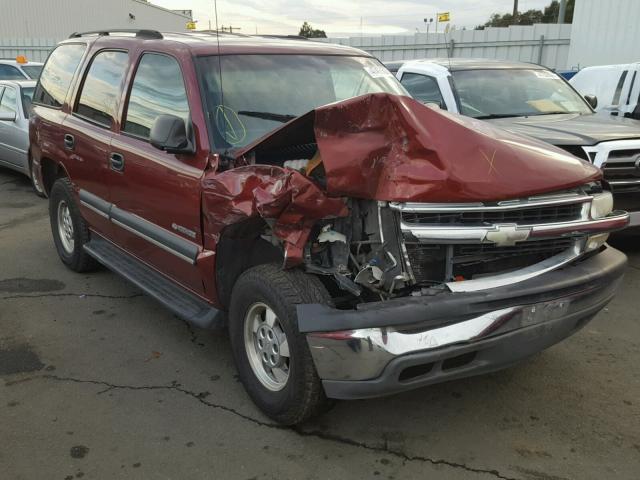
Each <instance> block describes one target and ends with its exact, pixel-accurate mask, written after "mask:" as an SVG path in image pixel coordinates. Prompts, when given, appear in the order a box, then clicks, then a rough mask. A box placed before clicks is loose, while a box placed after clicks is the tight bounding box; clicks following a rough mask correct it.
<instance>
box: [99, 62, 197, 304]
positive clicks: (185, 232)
mask: <svg viewBox="0 0 640 480" xmlns="http://www.w3.org/2000/svg"><path fill="white" fill-rule="evenodd" d="M162 114H171V115H176V116H179V117H182V118H183V119H185V121H188V120H189V118H190V108H189V102H188V99H187V92H186V88H185V83H184V80H183V75H182V70H181V68H180V64H179V63H178V61H177V60H176V58H174V57H172V56H168V55H165V54H159V53H150V52H148V53H143V54H142V55H141V56H140V58H139V61H138V65H137V68H136V71H135V73H134V75H133V77H132V80H131V81H130V88H129V92H128V95H127V100H126V104H125V106H124V109H123V118H122V122H121V125H120V131H119V133H117V134H116V135H115V136H114V138H113V140H112V142H111V148H110V153H109V156H110V161H111V170H112V172H111V182H110V184H111V198H112V202H113V204H114V209H113V211H112V217H113V222H114V224H115V227H114V228H115V229H116V230H115V232H114V233H115V234H116V235H117V237H118V240H117V241H118V244H120V245H123V246H124V247H125V248H126V249H127V250H128V251H129V252H130V253H131V254H133V255H135V256H136V257H138V258H139V259H141V260H143V261H144V262H146V263H148V264H149V265H151V266H153V267H154V268H156V269H157V270H158V271H160V272H161V273H163V274H164V275H166V276H168V277H171V278H172V279H173V280H175V281H177V282H179V283H181V284H182V285H183V286H185V287H186V288H189V289H190V290H192V291H194V292H196V293H198V294H202V293H203V284H202V279H201V275H200V273H199V271H198V269H197V267H196V260H197V255H198V253H199V252H200V250H201V246H202V230H201V224H200V179H201V177H202V174H203V170H204V164H203V162H202V161H201V159H198V158H197V156H196V155H182V154H180V155H175V154H171V153H167V152H164V151H161V150H159V149H157V148H155V147H153V146H151V144H150V143H149V133H150V130H151V127H152V125H153V122H154V121H155V119H156V118H157V117H158V116H159V115H162Z"/></svg>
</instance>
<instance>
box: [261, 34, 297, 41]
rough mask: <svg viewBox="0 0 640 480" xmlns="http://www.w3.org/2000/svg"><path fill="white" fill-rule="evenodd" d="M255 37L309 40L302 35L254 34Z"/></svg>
mask: <svg viewBox="0 0 640 480" xmlns="http://www.w3.org/2000/svg"><path fill="white" fill-rule="evenodd" d="M256 36H257V37H264V38H284V39H287V40H309V39H308V38H307V37H303V36H302V35H256Z"/></svg>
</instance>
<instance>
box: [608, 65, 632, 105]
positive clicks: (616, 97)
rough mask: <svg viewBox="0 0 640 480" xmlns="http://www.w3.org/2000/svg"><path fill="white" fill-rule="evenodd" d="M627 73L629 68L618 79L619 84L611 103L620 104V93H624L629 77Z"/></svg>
mask: <svg viewBox="0 0 640 480" xmlns="http://www.w3.org/2000/svg"><path fill="white" fill-rule="evenodd" d="M627 73H629V70H625V71H624V72H622V75H620V80H618V85H616V91H615V92H614V93H613V99H611V105H619V104H620V95H621V94H622V87H624V81H625V80H626V79H627Z"/></svg>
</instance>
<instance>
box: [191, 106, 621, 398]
mask: <svg viewBox="0 0 640 480" xmlns="http://www.w3.org/2000/svg"><path fill="white" fill-rule="evenodd" d="M235 166H236V167H237V168H233V169H229V170H227V171H225V172H223V173H218V174H216V175H214V176H211V177H210V178H209V177H205V180H204V187H205V188H204V192H205V194H204V199H203V201H204V209H203V210H204V214H205V219H206V220H207V222H208V223H209V225H210V226H212V227H213V228H210V231H211V232H214V234H215V233H216V232H221V231H222V229H223V228H224V225H225V224H226V225H228V224H229V216H228V213H229V212H235V213H237V220H241V219H242V218H256V217H257V218H262V219H263V220H264V224H263V225H264V226H263V227H261V230H260V231H259V232H258V234H257V235H259V237H260V239H261V240H263V241H266V242H268V243H269V244H270V245H273V246H275V247H277V248H280V249H281V250H282V251H283V252H284V258H285V267H287V268H293V267H295V268H303V269H304V270H306V271H307V272H308V273H310V274H315V275H318V276H319V277H320V278H321V279H322V280H323V283H324V284H325V286H326V287H327V289H328V290H329V293H330V294H331V296H332V300H333V305H332V306H327V305H299V306H298V324H299V325H298V326H299V330H300V331H301V332H303V333H307V335H308V336H307V338H308V342H309V345H310V347H311V353H312V356H313V358H314V361H315V364H316V368H317V371H318V373H319V375H320V377H321V378H322V379H323V381H324V386H325V390H326V392H327V394H328V395H329V396H333V397H336V398H361V397H367V396H375V395H379V394H383V393H389V392H390V391H397V390H402V389H405V388H413V387H415V386H419V385H423V384H427V383H433V382H435V381H442V380H445V379H448V378H457V377H459V376H466V375H471V374H475V373H482V372H484V371H490V370H492V369H497V368H502V367H503V366H506V365H508V364H510V363H513V362H515V361H517V360H518V359H520V358H523V357H524V356H527V355H530V354H532V353H535V352H537V351H539V350H541V349H542V348H546V346H549V345H551V344H553V343H555V342H557V341H559V340H561V339H562V338H564V337H566V336H568V335H570V334H571V333H573V332H574V331H575V330H576V329H577V328H579V327H580V326H582V325H584V323H586V321H588V320H589V319H590V318H591V317H593V315H595V313H597V312H598V311H599V310H600V309H601V308H602V307H603V306H604V305H605V304H606V303H607V302H608V301H609V300H610V299H611V298H612V295H613V293H614V292H615V290H616V288H617V285H618V284H619V282H620V281H621V278H622V274H623V271H624V266H625V262H626V259H625V257H624V255H623V254H621V253H620V252H617V251H615V250H614V249H612V248H610V247H608V246H606V244H605V242H606V239H607V235H608V233H609V232H611V231H615V230H619V229H621V228H624V227H625V226H626V225H627V224H628V221H629V217H628V214H627V213H626V212H614V211H612V208H613V204H612V200H611V194H610V192H608V191H606V190H604V189H603V187H602V186H601V184H600V182H599V180H600V177H601V174H600V172H599V170H598V169H596V168H595V167H593V166H592V165H590V164H588V163H587V162H583V161H581V160H579V159H577V158H575V157H572V156H570V155H568V154H566V153H565V152H564V151H561V150H559V149H556V148H554V147H552V146H549V145H546V144H544V143H541V142H538V141H535V140H533V139H526V138H523V137H519V136H516V135H513V134H510V133H507V132H505V131H502V130H499V129H497V128H494V127H492V126H490V125H488V124H486V123H484V122H480V121H477V120H473V119H468V118H464V117H459V116H455V115H451V114H448V113H446V112H441V111H437V110H435V109H431V108H429V107H425V106H424V105H422V104H419V103H418V102H415V101H414V100H412V99H410V98H407V97H398V96H393V95H388V94H372V95H366V96H363V97H358V98H354V99H351V100H347V101H344V102H339V103H336V104H332V105H327V106H325V107H320V108H318V109H316V110H314V111H312V112H309V113H308V114H306V115H303V116H301V117H298V118H297V119H295V120H293V121H291V122H289V123H288V124H286V125H284V126H283V127H282V128H280V129H278V130H276V131H275V132H273V133H272V134H270V135H269V136H267V137H265V138H263V139H261V140H260V141H258V142H256V143H254V144H252V145H249V146H248V147H246V148H243V149H242V150H241V151H238V152H236V158H235ZM225 215H226V217H225ZM508 338H511V339H512V342H513V343H510V344H509V347H508V348H507V347H505V344H504V343H503V342H504V341H506V340H507V339H508ZM482 352H484V353H482ZM461 355H466V356H465V357H464V358H458V357H460V356H461ZM452 359H454V360H452ZM455 359H457V360H455Z"/></svg>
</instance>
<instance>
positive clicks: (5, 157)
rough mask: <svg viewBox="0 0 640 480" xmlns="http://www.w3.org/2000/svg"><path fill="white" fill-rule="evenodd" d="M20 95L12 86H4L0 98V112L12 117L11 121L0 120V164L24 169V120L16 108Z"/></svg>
mask: <svg viewBox="0 0 640 480" xmlns="http://www.w3.org/2000/svg"><path fill="white" fill-rule="evenodd" d="M19 99H20V94H19V92H18V90H17V89H16V88H15V87H13V86H9V85H7V86H5V87H4V91H3V92H2V97H1V98H0V112H1V113H6V114H10V115H11V114H12V115H14V119H13V120H0V162H2V163H5V164H9V165H11V166H13V167H20V168H21V169H25V168H26V164H27V150H28V138H27V134H26V132H25V130H24V119H23V118H21V110H20V109H19V108H18V101H19Z"/></svg>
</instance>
